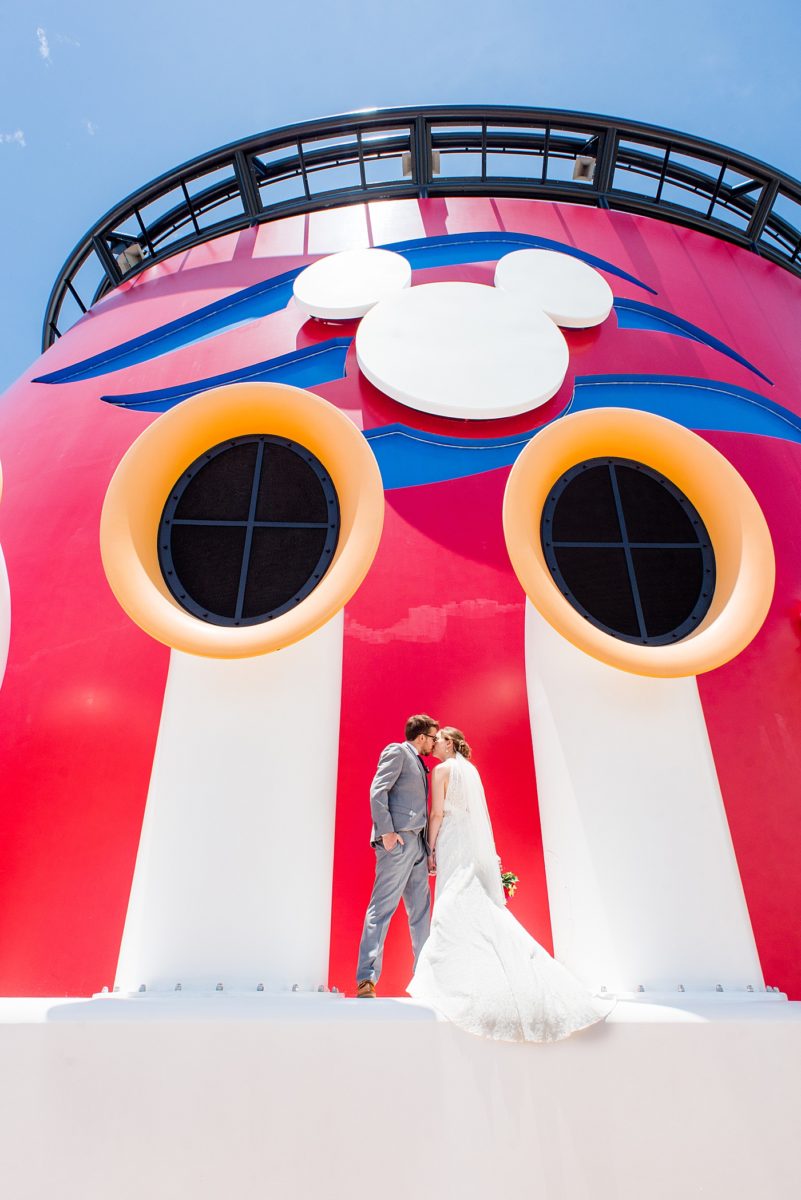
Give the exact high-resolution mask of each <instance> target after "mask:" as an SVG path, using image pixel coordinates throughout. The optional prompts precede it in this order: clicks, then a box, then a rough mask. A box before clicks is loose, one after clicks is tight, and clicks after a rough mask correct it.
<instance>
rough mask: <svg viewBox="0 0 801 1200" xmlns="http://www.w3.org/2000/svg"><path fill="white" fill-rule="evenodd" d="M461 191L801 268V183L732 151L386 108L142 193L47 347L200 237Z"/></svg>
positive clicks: (677, 139) (123, 212) (588, 121)
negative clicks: (719, 241) (699, 238)
mask: <svg viewBox="0 0 801 1200" xmlns="http://www.w3.org/2000/svg"><path fill="white" fill-rule="evenodd" d="M454 195H462V196H464V195H467V196H525V197H532V198H536V199H551V200H562V201H568V202H570V203H574V204H575V203H579V204H593V205H597V206H598V207H600V208H614V209H621V210H623V211H626V212H635V213H645V214H647V215H648V216H652V217H658V218H661V219H662V220H666V221H671V222H673V223H674V224H681V225H688V226H690V227H692V228H694V229H700V230H703V231H704V232H706V233H711V234H714V235H715V236H717V237H721V238H725V239H726V240H727V241H731V242H735V243H737V244H738V245H741V246H745V247H747V248H748V249H750V250H752V251H754V252H756V253H757V254H760V255H763V256H764V257H766V258H769V259H771V260H772V261H773V262H776V263H778V264H779V265H780V266H783V267H786V268H787V269H788V270H790V271H793V272H794V273H795V274H797V275H801V184H800V183H799V182H798V181H797V180H795V179H793V178H791V177H790V176H789V175H785V174H783V173H782V172H781V171H777V170H775V169H774V168H772V167H770V166H768V165H767V164H765V163H763V162H760V161H759V160H758V159H754V158H749V157H748V156H747V155H744V154H740V153H738V152H737V151H736V150H730V149H728V148H727V147H726V146H719V145H717V144H715V143H714V142H708V141H704V140H702V139H700V138H694V137H690V136H689V135H687V134H684V133H676V132H675V131H673V130H670V129H661V128H659V127H657V126H654V125H644V124H641V123H638V122H634V121H622V120H617V119H616V118H611V117H601V116H593V115H591V114H587V113H572V112H563V111H560V110H557V109H539V108H509V107H503V106H498V107H479V106H474V105H469V106H457V107H436V108H434V107H431V108H397V109H380V110H371V111H369V112H358V113H351V114H349V115H347V116H340V117H329V118H324V119H322V120H318V121H310V122H307V123H305V124H302V125H288V126H285V127H284V128H283V129H275V130H272V131H270V132H268V133H260V134H257V135H256V136H254V137H250V138H245V139H243V140H242V141H239V142H234V143H232V144H231V145H228V146H223V147H222V148H221V149H219V150H214V151H212V152H211V153H209V154H203V155H201V156H200V157H198V158H194V159H192V160H191V161H190V162H187V163H184V165H183V166H181V167H177V168H176V169H175V170H172V171H168V172H167V173H166V174H164V175H161V176H159V178H158V179H154V180H153V182H152V183H149V184H147V185H146V186H145V187H142V188H140V189H139V190H138V191H136V192H134V193H133V194H132V195H130V196H128V197H127V199H125V200H123V201H122V202H121V203H120V204H118V205H116V206H115V207H114V208H113V209H111V211H110V212H108V213H106V215H105V216H104V217H102V218H101V220H100V221H98V222H97V224H96V225H94V226H93V228H92V229H90V230H89V232H88V233H87V234H86V235H85V236H84V237H83V238H81V240H80V242H79V243H78V245H77V246H76V247H75V249H74V250H73V251H72V253H71V254H70V256H69V258H68V259H67V261H66V262H65V264H64V266H63V267H62V268H61V271H60V273H59V276H58V279H57V280H56V283H55V285H54V287H53V290H52V292H51V295H50V299H49V301H48V304H47V312H46V314H45V320H44V330H43V335H42V345H43V348H44V349H46V348H47V347H48V346H50V345H51V344H52V342H53V341H54V340H55V339H56V338H57V337H60V336H61V334H62V333H63V332H65V330H66V329H67V328H69V326H70V325H71V324H72V323H73V322H74V321H75V320H77V319H78V317H80V315H81V314H82V313H84V312H86V311H87V309H88V308H90V307H91V305H92V304H94V303H95V301H96V300H98V299H99V298H100V297H101V296H103V295H104V294H105V293H106V292H107V291H108V290H109V289H110V288H113V287H116V285H117V284H118V283H120V282H122V280H124V279H129V278H131V277H132V276H134V275H136V274H137V273H138V272H139V271H141V270H143V269H144V268H145V267H148V266H150V265H152V264H153V263H155V262H159V261H160V260H161V259H164V258H167V257H169V256H170V255H171V254H174V253H175V252H176V251H178V250H183V249H186V248H188V247H189V246H192V245H195V244H197V243H198V242H202V241H207V240H208V239H210V238H214V237H218V236H219V235H220V234H223V233H229V232H232V231H235V230H238V229H244V228H246V227H247V226H249V225H254V224H258V223H260V222H262V221H270V220H274V219H275V218H277V217H284V216H288V215H291V214H293V213H306V212H312V211H314V210H317V209H322V208H330V207H333V206H335V205H342V204H356V203H363V202H364V201H366V200H384V199H396V198H398V197H409V196H411V197H418V196H454Z"/></svg>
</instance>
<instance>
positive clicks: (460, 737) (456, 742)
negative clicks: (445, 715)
mask: <svg viewBox="0 0 801 1200" xmlns="http://www.w3.org/2000/svg"><path fill="white" fill-rule="evenodd" d="M440 734H444V736H445V737H446V738H449V739H450V740H451V742H453V748H454V750H455V751H456V753H457V754H461V756H462V758H470V756H471V754H472V750H471V749H470V747H469V746H468V744H467V742H466V741H465V740H464V734H463V733H462V731H461V729H454V727H453V725H445V726H443V728H442V729H440Z"/></svg>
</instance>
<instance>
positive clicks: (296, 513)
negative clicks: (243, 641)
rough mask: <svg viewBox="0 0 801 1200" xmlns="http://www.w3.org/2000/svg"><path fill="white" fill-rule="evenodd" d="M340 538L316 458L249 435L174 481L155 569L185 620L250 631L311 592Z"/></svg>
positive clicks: (216, 449) (334, 503) (293, 445)
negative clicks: (188, 615)
mask: <svg viewBox="0 0 801 1200" xmlns="http://www.w3.org/2000/svg"><path fill="white" fill-rule="evenodd" d="M338 535H339V502H338V500H337V495H336V492H335V490H334V487H333V484H332V482H331V477H330V475H329V474H328V472H327V471H326V469H325V467H323V465H322V463H321V462H320V461H319V459H318V458H316V457H315V455H313V454H312V453H311V452H310V451H309V450H307V449H306V447H305V446H301V445H299V444H298V443H297V442H293V441H290V440H289V439H288V438H278V437H273V436H269V435H267V434H251V435H246V436H244V437H237V438H229V439H227V440H226V441H225V442H222V443H220V444H219V445H217V446H213V447H212V448H211V449H210V450H207V451H206V452H205V453H204V454H202V455H201V456H200V458H198V459H196V460H195V461H194V462H193V463H192V464H191V465H190V466H189V467H188V468H187V470H186V471H184V472H183V474H182V475H181V477H180V479H178V480H177V481H176V484H175V486H174V487H173V488H172V490H171V491H170V495H169V497H168V498H167V503H166V504H165V506H164V512H163V513H162V517H161V522H160V525H159V533H158V541H159V562H160V563H161V570H162V574H163V576H164V580H165V582H166V584H167V587H168V588H169V590H170V592H171V593H172V595H173V596H174V598H175V599H176V600H177V601H178V603H179V604H180V605H181V607H182V608H185V609H186V610H187V612H191V613H194V615H195V616H196V617H200V619H201V620H203V621H210V622H211V623H213V624H215V625H229V626H230V625H233V626H239V625H257V624H259V623H261V622H263V621H272V620H273V619H274V618H275V617H279V616H281V614H282V613H285V612H287V611H288V610H289V609H291V608H292V607H294V605H296V604H300V603H301V601H302V600H304V599H305V598H306V596H308V595H309V593H310V592H312V591H314V589H315V588H316V587H317V586H318V584H319V582H320V580H321V579H322V577H323V576H324V575H325V573H326V571H327V569H328V567H329V566H330V565H331V562H332V560H333V555H334V552H335V550H336V546H337V540H338Z"/></svg>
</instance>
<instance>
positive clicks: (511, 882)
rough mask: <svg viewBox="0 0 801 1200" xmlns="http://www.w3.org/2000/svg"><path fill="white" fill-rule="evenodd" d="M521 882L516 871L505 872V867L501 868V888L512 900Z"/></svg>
mask: <svg viewBox="0 0 801 1200" xmlns="http://www.w3.org/2000/svg"><path fill="white" fill-rule="evenodd" d="M519 882H520V880H519V878H518V877H517V875H515V873H514V871H504V869H503V866H501V887H502V888H503V890H504V891H505V892H506V895H507V896H508V897H509V899H510V900H511V898H512V896H514V894H515V892H516V891H517V885H518V883H519Z"/></svg>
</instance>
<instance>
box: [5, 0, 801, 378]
mask: <svg viewBox="0 0 801 1200" xmlns="http://www.w3.org/2000/svg"><path fill="white" fill-rule="evenodd" d="M799 35H801V5H799V4H798V3H797V2H794V0H763V3H762V5H761V6H760V7H757V6H756V5H754V4H753V3H752V2H749V3H745V2H744V0H706V2H705V0H677V2H674V3H672V4H669V5H668V4H663V5H655V4H648V3H642V2H639V3H635V2H633V0H611V2H609V3H606V4H604V3H603V2H588V0H561V2H560V0H551V2H550V3H545V2H543V0H527V2H526V0H489V2H487V3H486V4H483V5H479V4H477V3H475V2H474V0H463V2H462V3H458V4H457V3H454V2H453V0H439V2H437V0H425V2H423V0H405V2H401V0H394V2H385V0H377V2H376V0H373V2H372V3H367V2H366V0H353V2H351V3H340V4H338V5H337V4H332V3H321V2H320V0H311V2H306V3H299V2H298V0H292V2H289V3H286V4H284V5H281V6H279V5H276V4H265V3H263V2H262V3H255V2H253V0H227V2H226V3H224V4H220V3H218V4H213V5H212V4H208V3H203V0H195V2H194V3H191V4H190V3H188V2H187V0H159V2H158V3H156V2H155V0H139V3H137V4H136V5H122V6H114V5H109V4H103V5H101V4H100V3H98V0H70V3H69V4H67V3H65V2H63V0H62V2H60V3H58V2H56V0H52V2H50V3H29V2H28V0H7V3H6V4H5V5H3V8H2V11H0V303H2V315H3V321H2V331H1V332H0V388H2V387H5V386H6V385H7V384H8V383H10V382H11V381H12V380H13V379H14V378H16V376H17V375H18V374H19V373H20V372H21V371H22V370H23V369H24V368H25V367H26V366H27V365H28V363H30V362H31V361H32V360H33V359H34V358H35V357H36V356H37V354H38V352H39V338H40V331H41V320H42V315H43V312H44V306H45V303H46V300H47V296H48V293H49V290H50V287H51V285H52V283H53V280H54V279H55V276H56V274H57V272H58V269H59V267H60V266H61V264H62V262H63V260H64V259H65V258H66V256H67V254H68V252H69V251H70V250H71V248H72V246H73V245H74V243H75V242H76V241H77V240H78V239H79V237H80V236H81V234H82V233H83V232H84V231H85V230H86V229H87V228H88V227H89V226H90V225H91V224H92V223H93V222H94V221H95V220H96V219H97V218H98V217H99V216H101V215H102V213H103V212H105V211H106V209H108V208H110V207H111V206H112V204H114V203H116V202H117V201H118V200H120V199H121V198H122V197H123V196H125V195H126V194H127V193H128V192H130V191H132V190H133V189H134V188H136V187H138V186H139V185H141V184H143V183H145V182H147V181H148V180H150V179H152V178H153V177H155V176H156V175H158V174H160V173H161V172H162V171H164V170H167V169H169V168H170V167H173V166H175V165H177V164H178V163H180V162H182V161H184V160H185V159H188V158H191V157H192V156H193V155H195V154H199V153H201V152H203V151H204V150H208V149H212V148H213V147H215V146H217V145H220V144H222V143H224V142H228V141H232V140H234V139H236V138H239V137H243V136H245V135H246V134H249V133H255V132H257V131H259V130H262V129H269V128H272V127H273V126H276V125H282V124H286V123H289V122H292V121H301V120H305V119H308V118H311V117H315V116H324V115H327V114H331V113H336V112H346V111H348V110H351V109H356V108H365V107H370V106H382V105H398V104H435V103H483V102H486V103H511V104H531V105H543V106H553V107H559V108H569V109H582V110H587V111H594V112H599V113H609V114H612V115H615V116H621V117H631V118H634V119H638V120H643V121H650V122H653V123H655V124H661V125H668V126H672V127H674V128H677V129H681V130H685V131H687V132H690V133H695V134H698V135H701V136H705V137H710V138H712V139H714V140H716V141H720V142H724V143H728V144H729V145H733V146H735V147H736V148H738V149H740V150H743V151H746V152H748V153H751V154H755V155H756V156H758V157H761V158H763V159H765V160H766V161H767V162H769V163H772V164H773V165H775V166H777V167H781V168H782V169H784V170H785V171H788V172H789V173H790V174H792V175H795V176H796V177H798V176H801V139H800V138H799V117H801V82H800V78H799V71H798V61H797V53H798V46H799Z"/></svg>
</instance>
